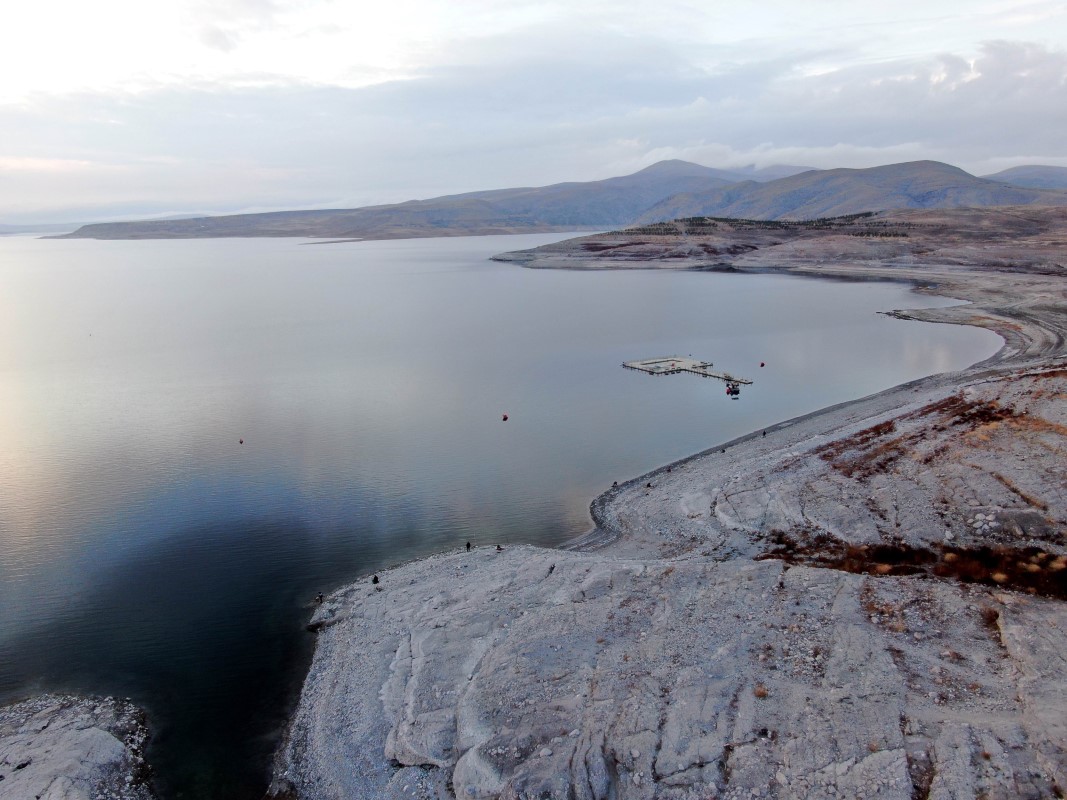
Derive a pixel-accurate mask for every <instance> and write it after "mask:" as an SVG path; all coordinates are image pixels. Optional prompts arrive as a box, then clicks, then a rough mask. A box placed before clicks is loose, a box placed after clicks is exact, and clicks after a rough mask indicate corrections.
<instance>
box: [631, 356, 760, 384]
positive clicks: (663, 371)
mask: <svg viewBox="0 0 1067 800" xmlns="http://www.w3.org/2000/svg"><path fill="white" fill-rule="evenodd" d="M622 365H623V366H624V367H626V369H636V370H638V371H639V372H647V373H648V374H649V375H677V374H678V373H679V372H691V373H692V374H694V375H699V376H700V377H701V378H718V379H719V380H720V381H726V382H727V383H737V384H744V385H745V386H751V385H752V381H750V380H749V379H748V378H738V377H737V376H736V375H731V374H730V373H729V372H715V371H714V370H713V369H712V367H713V366H714V364H712V363H711V362H710V361H698V360H697V359H695V358H687V357H685V356H663V357H661V358H645V359H642V360H641V361H624V362H623V364H622Z"/></svg>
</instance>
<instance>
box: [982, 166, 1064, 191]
mask: <svg viewBox="0 0 1067 800" xmlns="http://www.w3.org/2000/svg"><path fill="white" fill-rule="evenodd" d="M983 177H985V178H986V179H987V180H991V181H1000V182H1001V183H1010V184H1011V185H1012V186H1024V187H1026V188H1027V189H1057V190H1067V167H1049V166H1043V165H1041V164H1031V165H1028V166H1025V167H1012V168H1011V169H1006V170H1003V171H1001V172H997V173H994V174H992V175H985V176H983Z"/></svg>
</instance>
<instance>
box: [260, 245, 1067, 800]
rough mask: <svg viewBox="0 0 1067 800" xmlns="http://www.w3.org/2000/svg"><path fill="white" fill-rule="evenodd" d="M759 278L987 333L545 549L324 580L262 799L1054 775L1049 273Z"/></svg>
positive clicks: (862, 785)
mask: <svg viewBox="0 0 1067 800" xmlns="http://www.w3.org/2000/svg"><path fill="white" fill-rule="evenodd" d="M589 238H593V239H596V237H589ZM600 238H604V237H600ZM582 241H584V240H574V242H577V243H579V244H577V245H576V244H573V243H572V244H571V245H568V246H572V247H577V246H579V245H580V243H581V242H582ZM849 244H852V243H851V242H849ZM863 244H864V245H867V244H868V243H867V242H864V243H863ZM874 244H875V245H878V246H880V243H877V242H876V243H874ZM893 244H894V245H896V244H898V243H895V242H894V243H893ZM834 246H835V247H838V246H840V245H839V244H838V243H836V241H835V244H834ZM551 249H553V248H552V247H551V246H550V247H549V248H542V250H551ZM555 249H556V250H559V249H560V246H555ZM534 252H535V253H536V252H537V251H534ZM519 255H522V254H519ZM802 255H803V254H802ZM581 257H582V258H585V256H581ZM771 257H773V258H777V257H778V256H767V255H764V256H761V258H771ZM745 258H746V259H747V262H746V263H741V264H735V267H736V268H737V269H738V271H748V270H749V269H762V268H765V267H766V266H767V265H766V264H763V263H759V259H758V258H754V257H752V256H745ZM502 260H515V261H520V263H521V259H518V258H515V259H502ZM556 260H558V259H556ZM668 263H669V267H667V268H675V269H676V268H679V267H682V266H683V265H682V264H680V263H679V262H678V261H673V262H668ZM528 265H529V264H528V263H524V266H528ZM553 266H557V264H553ZM599 266H600V265H597V267H598V268H599ZM777 271H779V272H786V273H794V274H801V275H807V276H811V277H818V276H823V277H834V278H840V277H845V276H846V275H848V274H852V275H854V276H858V277H863V278H875V279H881V280H903V281H906V282H909V283H913V284H921V285H922V287H923V289H922V291H926V292H929V291H932V292H934V293H937V294H939V295H942V296H951V297H954V298H955V299H958V300H961V301H962V303H961V304H960V305H952V306H947V307H943V308H938V309H927V310H921V311H910V312H890V313H894V314H895V315H902V316H906V318H911V319H917V320H921V321H931V322H933V321H936V322H946V323H947V322H951V323H956V324H971V325H976V326H979V327H985V328H988V329H992V330H994V331H996V332H997V333H998V334H999V335H1001V338H1002V340H1003V342H1004V343H1003V345H1002V346H1001V347H1000V348H999V349H998V351H997V352H996V353H995V354H994V355H993V356H991V357H990V358H988V359H984V360H983V361H980V362H977V363H976V364H974V365H972V366H971V367H968V368H967V369H965V370H961V371H959V372H956V373H945V374H939V375H933V376H928V377H926V378H920V379H917V380H915V381H911V382H908V383H905V384H902V385H900V386H896V387H892V388H890V389H887V390H884V391H882V392H878V393H876V394H873V395H870V396H868V397H864V398H859V399H856V400H851V401H847V402H845V403H841V404H837V405H835V406H831V407H828V408H824V409H820V410H818V411H815V412H812V413H810V414H806V415H802V416H800V417H797V418H794V419H791V420H785V421H782V422H780V423H777V424H776V425H774V426H771V427H769V428H767V429H766V436H764V435H761V434H762V433H763V432H762V431H756V432H752V433H750V434H747V435H745V436H742V437H738V438H736V439H734V440H732V441H731V442H727V443H724V444H720V445H718V446H716V447H712V448H708V449H707V450H705V451H703V452H701V453H697V454H695V455H692V456H688V457H686V458H683V459H680V460H678V461H675V462H672V463H671V464H665V465H661V466H659V467H657V468H656V469H654V470H652V471H651V472H648V473H645V474H644V475H642V476H639V477H636V478H632V479H630V480H629V481H626V482H625V483H623V484H620V486H619V487H617V488H615V489H609V490H608V491H606V492H604V493H602V494H601V495H599V496H598V497H597V498H595V499H594V500H593V501H592V503H591V505H590V514H591V517H592V519H593V523H594V527H593V529H592V530H591V531H589V532H587V533H586V534H583V535H582V536H579V537H577V538H576V539H574V540H571V541H570V542H568V543H566V544H564V545H562V546H561V547H560V548H557V549H538V548H533V547H512V548H508V550H506V551H504V552H500V553H496V552H492V551H476V552H474V553H463V552H460V553H445V554H440V555H438V556H433V557H431V558H430V559H427V560H423V561H416V562H412V563H409V564H406V565H404V566H401V567H398V568H395V569H391V570H388V571H386V572H384V573H380V576H381V579H382V582H381V585H378V586H373V587H372V586H369V585H367V584H366V583H365V582H364V583H357V584H352V585H350V586H348V587H345V588H343V589H340V590H338V591H337V592H335V593H334V594H332V595H331V596H330V597H329V598H328V599H327V601H326V603H324V605H323V607H321V608H320V609H319V610H318V611H317V612H316V614H315V616H314V618H313V620H312V624H313V625H314V626H315V627H316V628H317V630H318V642H317V645H316V653H315V659H314V662H313V665H312V667H311V669H310V671H309V674H308V677H307V680H306V682H305V685H304V690H303V693H302V695H301V701H300V705H299V707H298V709H297V712H296V714H295V715H294V717H293V720H292V723H291V726H290V730H289V734H288V738H287V741H286V742H285V744H284V745H283V747H282V748H281V749H280V750H279V753H278V756H277V759H276V766H275V770H274V780H273V783H272V787H271V791H270V792H269V793H268V796H269V797H275V798H308V800H310V799H311V798H316V800H318V798H333V797H366V798H372V797H374V798H378V797H381V798H400V797H419V798H426V799H427V800H428V799H429V798H435V799H436V798H449V797H453V796H455V797H471V798H493V797H503V798H520V797H521V798H526V797H552V798H556V797H559V798H564V797H568V798H569V797H581V798H590V799H592V798H608V797H613V798H619V799H621V798H665V799H666V800H694V799H695V798H701V800H703V798H707V797H716V798H719V797H722V798H740V797H745V798H748V797H754V796H759V797H781V798H786V797H812V798H815V797H826V796H829V795H830V794H833V793H836V795H837V796H850V797H878V798H901V799H902V800H903V799H904V798H911V797H913V796H930V797H950V796H973V795H975V794H979V793H983V792H984V793H985V794H986V795H987V796H990V797H1005V798H1007V797H1035V798H1036V797H1046V796H1051V795H1054V794H1056V793H1058V792H1061V791H1062V790H1061V788H1060V787H1064V786H1067V723H1065V722H1064V720H1067V700H1065V699H1064V698H1065V697H1067V675H1063V674H1062V670H1061V669H1060V667H1059V664H1060V663H1062V659H1063V657H1064V645H1063V644H1062V643H1063V641H1065V640H1067V608H1065V606H1064V603H1063V602H1062V600H1063V599H1067V591H1065V588H1067V584H1065V582H1064V580H1063V578H1064V576H1067V535H1065V532H1067V485H1065V484H1067V481H1064V479H1063V468H1062V467H1061V466H1060V465H1061V463H1063V454H1064V453H1067V415H1065V414H1064V405H1065V404H1064V403H1063V399H1062V398H1064V397H1067V360H1065V347H1064V330H1065V329H1067V325H1065V320H1067V315H1065V313H1064V309H1065V305H1067V303H1065V302H1064V301H1065V300H1067V296H1065V295H1064V293H1063V290H1062V287H1061V282H1062V277H1061V276H1059V275H1051V276H1050V275H1047V274H1041V272H1037V273H1034V272H1031V273H1025V272H1016V271H1012V272H1004V271H995V270H988V269H983V268H978V269H975V268H970V267H968V266H960V265H958V264H929V263H928V264H925V265H916V264H914V263H908V264H886V263H878V264H872V263H871V262H870V261H869V260H867V261H857V262H855V263H850V264H847V265H843V264H841V263H838V264H830V265H826V264H818V265H816V264H812V263H796V262H794V263H791V264H786V265H784V268H780V269H778V270H777ZM723 450H725V451H726V452H725V454H724V453H723ZM648 484H651V486H648ZM916 793H917V794H916ZM961 793H962V795H961Z"/></svg>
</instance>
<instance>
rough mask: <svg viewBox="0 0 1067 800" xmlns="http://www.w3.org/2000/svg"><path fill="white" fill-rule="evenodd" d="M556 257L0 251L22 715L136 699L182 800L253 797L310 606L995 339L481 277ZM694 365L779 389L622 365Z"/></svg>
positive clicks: (570, 520) (500, 246)
mask: <svg viewBox="0 0 1067 800" xmlns="http://www.w3.org/2000/svg"><path fill="white" fill-rule="evenodd" d="M562 238H567V237H565V236H561V235H536V236H514V237H477V238H462V239H436V240H426V239H423V240H412V241H392V242H363V243H354V244H332V245H323V244H313V245H309V244H304V243H302V242H301V241H299V240H285V239H283V240H265V239H264V240H257V239H249V240H205V241H173V242H94V241H78V240H74V241H44V240H37V239H31V238H24V237H15V238H6V239H0V699H12V698H16V697H19V696H21V695H25V694H27V693H29V692H31V691H36V690H40V689H74V690H79V691H87V692H94V693H115V694H119V695H124V696H130V697H132V698H134V699H135V700H136V701H137V702H139V703H141V704H143V705H145V706H146V707H147V708H148V709H149V712H150V714H151V718H152V722H153V725H154V728H155V743H154V745H153V749H152V752H151V757H152V759H153V761H154V763H155V765H156V767H157V769H158V771H159V775H160V781H161V783H162V786H163V788H164V789H165V791H166V793H167V795H168V796H169V797H186V798H198V800H199V799H200V798H226V799H227V800H230V798H254V797H259V796H261V794H262V792H263V789H264V786H265V773H266V769H267V764H268V759H269V756H270V752H271V750H272V748H273V747H274V745H275V742H276V736H277V734H278V732H279V730H280V729H281V727H282V726H283V725H284V721H285V715H286V713H287V712H288V710H289V708H290V707H291V703H292V702H293V699H294V697H295V692H296V690H297V689H298V688H299V684H300V681H301V680H302V676H303V671H304V670H305V669H306V665H307V663H308V660H309V658H310V653H311V648H312V646H313V637H312V636H311V635H310V634H308V633H306V632H305V631H304V628H303V626H304V624H305V622H306V620H307V618H308V616H309V614H310V601H311V600H312V598H313V597H314V595H315V593H316V592H318V591H320V590H322V591H328V590H330V589H331V588H334V587H337V586H339V585H341V584H343V583H346V582H350V581H352V580H354V579H356V578H358V577H360V576H364V575H367V574H368V573H370V572H373V571H376V570H380V569H382V568H383V567H386V566H388V565H390V564H395V563H397V562H400V561H405V560H408V559H411V558H414V557H417V556H421V555H426V554H429V553H434V552H439V551H442V550H448V549H454V548H458V547H460V546H461V545H462V544H463V543H464V542H466V541H467V540H470V541H472V542H474V543H476V544H478V545H492V544H496V543H498V542H500V543H505V544H506V543H509V542H530V543H535V544H540V545H556V544H559V543H561V542H563V541H564V540H566V539H569V538H571V537H573V536H576V535H578V534H580V533H582V532H584V531H586V530H587V529H588V528H589V527H590V521H589V516H588V505H589V502H590V501H591V500H592V498H593V497H594V496H595V495H596V494H598V493H599V492H600V491H602V490H603V489H604V488H605V487H607V486H609V485H610V484H611V482H612V480H615V479H618V480H623V479H626V478H630V477H634V476H636V475H638V474H640V473H642V472H645V471H647V470H649V469H651V468H653V467H656V466H657V465H660V464H662V463H664V462H667V461H670V460H673V459H676V458H679V457H682V456H684V455H687V454H689V453H693V452H695V451H698V450H701V449H704V448H706V447H710V446H712V445H714V444H716V443H719V442H723V441H725V440H728V439H730V438H733V437H735V436H738V435H740V434H743V433H746V432H748V431H751V430H754V429H757V428H760V427H764V426H766V425H769V424H771V423H774V422H778V421H780V420H783V419H785V418H788V417H793V416H796V415H798V414H802V413H805V412H808V411H812V410H814V409H817V408H821V407H823V406H826V405H828V404H831V403H836V402H840V401H843V400H846V399H850V398H854V397H858V396H861V395H865V394H868V393H871V392H874V391H877V390H879V389H883V388H886V387H889V386H891V385H894V384H897V383H900V382H902V381H906V380H909V379H912V378H916V377H919V376H922V375H926V374H930V373H934V372H939V371H944V370H951V369H957V368H961V367H963V366H965V365H968V364H970V363H972V362H974V361H977V360H980V359H982V358H985V357H987V356H989V355H991V354H992V353H993V352H995V351H996V349H997V348H998V347H999V345H1000V340H999V339H998V338H997V337H996V336H994V335H993V334H991V333H988V332H986V331H981V330H975V329H966V328H960V327H954V326H944V325H940V326H939V325H928V324H922V323H917V322H902V321H899V320H895V319H890V318H887V317H884V316H880V315H878V314H876V312H877V311H881V310H888V309H894V308H915V307H928V306H932V305H944V304H946V302H947V301H941V300H937V299H931V298H924V297H922V296H920V295H916V294H913V293H911V292H910V291H909V290H908V289H907V288H905V287H902V286H899V285H894V284H885V283H881V284H875V283H837V282H831V281H820V280H810V279H801V278H791V277H781V276H762V275H761V276H737V275H718V274H702V273H669V272H667V273H664V272H650V271H648V272H646V271H640V272H624V273H620V272H597V273H581V272H556V271H541V270H536V271H535V270H525V269H521V268H518V267H514V266H508V265H503V264H497V263H494V262H491V261H488V260H487V259H488V257H489V256H490V255H492V254H494V253H498V252H502V251H505V250H514V249H520V248H526V247H532V246H535V245H537V244H542V243H546V242H549V241H555V240H558V239H562ZM690 353H691V354H693V355H694V356H696V357H699V358H705V359H708V360H711V361H714V362H715V364H716V366H718V367H721V368H723V369H725V370H728V371H731V372H734V373H735V374H739V375H742V376H746V377H750V378H753V379H755V380H756V383H755V385H754V386H751V387H745V388H744V389H743V391H742V394H741V397H740V399H738V400H730V399H728V398H727V397H726V395H725V391H724V387H723V385H722V384H721V383H719V382H718V381H713V380H703V379H700V378H697V377H695V376H685V375H678V376H670V377H657V378H653V377H650V376H646V375H643V374H640V373H636V372H632V371H629V370H624V369H622V368H620V363H621V362H622V361H625V360H630V359H637V358H648V357H652V356H657V355H671V354H681V355H686V354H690ZM760 361H765V362H766V364H767V365H766V367H765V368H762V369H761V368H760V367H759V363H760ZM505 412H507V413H508V414H509V416H510V419H509V421H508V422H506V423H504V422H502V421H501V415H502V414H503V413H505ZM241 439H243V440H244V443H243V444H241V443H239V440H241Z"/></svg>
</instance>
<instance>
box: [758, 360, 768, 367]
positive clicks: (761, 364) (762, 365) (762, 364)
mask: <svg viewBox="0 0 1067 800" xmlns="http://www.w3.org/2000/svg"><path fill="white" fill-rule="evenodd" d="M759 365H760V366H761V367H765V366H767V365H766V364H764V363H763V362H762V361H761V362H759Z"/></svg>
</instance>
